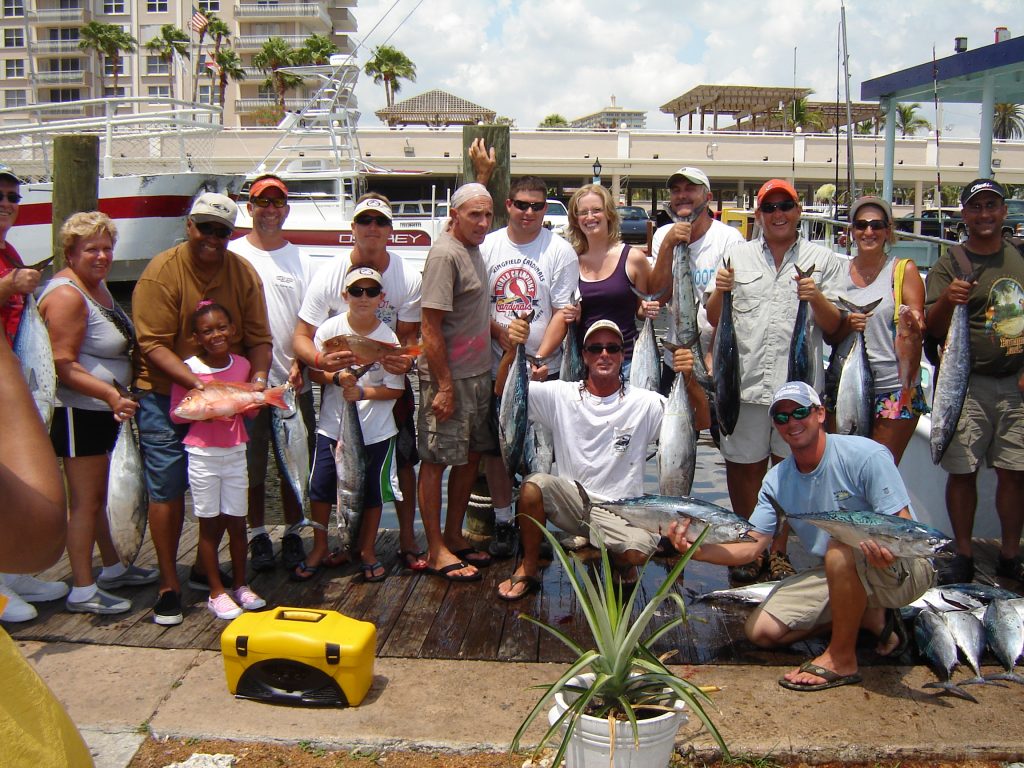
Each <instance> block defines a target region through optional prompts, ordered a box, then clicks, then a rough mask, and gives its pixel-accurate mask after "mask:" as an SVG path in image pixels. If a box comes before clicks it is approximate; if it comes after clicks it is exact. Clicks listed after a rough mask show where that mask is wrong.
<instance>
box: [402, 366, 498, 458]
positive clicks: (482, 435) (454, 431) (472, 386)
mask: <svg viewBox="0 0 1024 768" xmlns="http://www.w3.org/2000/svg"><path fill="white" fill-rule="evenodd" d="M452 386H453V388H454V395H455V412H454V413H453V414H452V415H451V418H449V419H448V420H447V421H442V422H439V421H438V420H437V418H436V417H435V416H434V413H433V411H432V410H431V407H430V404H431V402H432V401H433V399H434V395H436V394H437V382H436V381H434V380H433V379H429V378H426V377H422V378H420V408H419V413H418V414H417V417H416V431H417V433H419V434H418V440H417V443H416V448H417V449H418V450H419V454H420V459H422V460H423V461H426V462H429V463H431V464H442V465H445V466H452V467H458V466H461V465H463V464H467V463H469V454H471V453H487V452H492V451H494V450H495V449H496V448H497V446H498V436H497V433H496V432H495V431H494V430H493V428H492V427H491V421H490V418H489V414H490V409H491V399H492V392H493V384H492V382H491V374H490V372H487V373H481V374H480V375H478V376H472V377H470V378H468V379H455V380H454V381H453V382H452Z"/></svg>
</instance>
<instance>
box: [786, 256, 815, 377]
mask: <svg viewBox="0 0 1024 768" xmlns="http://www.w3.org/2000/svg"><path fill="white" fill-rule="evenodd" d="M793 269H795V270H796V273H797V275H798V276H799V277H800V279H803V278H805V277H810V276H811V275H812V274H814V265H813V264H811V266H809V267H808V268H807V269H806V270H802V269H800V267H799V266H797V265H796V264H794V265H793ZM813 318H814V316H813V314H812V313H811V306H810V302H808V301H804V300H801V301H800V302H798V304H797V308H796V322H794V323H793V338H792V339H790V341H789V365H788V368H787V372H786V381H804V382H807V383H808V384H810V385H811V386H812V387H813V386H814V371H815V364H814V363H813V362H812V360H811V323H812V322H813Z"/></svg>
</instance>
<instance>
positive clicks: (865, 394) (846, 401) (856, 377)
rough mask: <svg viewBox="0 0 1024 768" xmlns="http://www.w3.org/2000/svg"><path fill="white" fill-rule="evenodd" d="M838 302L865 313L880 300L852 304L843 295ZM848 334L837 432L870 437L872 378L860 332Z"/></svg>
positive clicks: (841, 378)
mask: <svg viewBox="0 0 1024 768" xmlns="http://www.w3.org/2000/svg"><path fill="white" fill-rule="evenodd" d="M839 301H840V303H842V305H843V306H844V307H846V308H847V309H848V310H850V311H851V312H857V313H859V314H862V315H867V314H869V313H870V312H871V310H873V309H874V308H875V307H877V306H878V304H879V302H880V301H881V299H878V300H877V301H873V302H871V303H870V304H867V305H865V306H858V305H857V304H852V303H850V302H849V301H847V300H846V299H843V298H840V299H839ZM851 335H852V336H853V337H854V340H853V346H852V347H851V348H850V353H849V354H848V355H847V356H846V360H845V361H844V362H843V369H842V372H841V373H840V376H839V390H838V392H837V393H836V431H837V432H838V433H839V434H841V435H860V436H861V437H871V427H872V425H873V424H874V421H875V377H874V375H873V374H872V373H871V362H870V360H868V348H867V343H866V342H865V340H864V334H863V332H861V331H855V332H854V333H852V334H851Z"/></svg>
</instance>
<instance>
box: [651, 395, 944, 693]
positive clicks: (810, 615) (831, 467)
mask: <svg viewBox="0 0 1024 768" xmlns="http://www.w3.org/2000/svg"><path fill="white" fill-rule="evenodd" d="M768 413H769V415H770V417H771V418H772V420H773V422H774V428H775V431H776V432H777V434H778V436H779V438H780V439H782V440H783V441H785V443H786V445H787V446H788V447H789V449H790V455H789V457H788V458H786V459H784V460H783V461H782V462H780V463H778V464H776V465H775V466H774V467H772V468H771V469H770V470H769V471H768V473H767V474H766V475H765V478H764V481H763V483H762V484H761V488H760V491H759V493H758V497H757V504H756V506H755V507H754V510H753V514H752V515H751V517H750V522H751V523H752V524H753V526H754V530H753V531H752V532H751V534H750V536H751V537H752V538H753V541H752V542H735V543H729V544H704V545H702V546H701V547H700V549H698V550H697V551H696V552H695V553H694V554H693V558H694V559H695V560H702V561H704V562H708V563H715V564H718V565H738V564H740V563H746V562H749V561H750V560H751V559H753V558H755V557H757V556H759V555H761V554H762V553H764V552H766V551H767V550H768V549H769V547H770V546H771V544H772V537H773V535H774V534H775V532H776V527H777V525H776V523H777V519H778V518H777V515H776V512H775V511H774V510H773V507H772V503H771V502H770V501H769V498H774V499H775V500H776V501H777V502H778V503H779V504H780V506H781V507H782V509H784V510H785V511H786V512H787V513H791V514H792V515H793V516H792V517H789V518H788V519H789V521H790V524H791V525H792V526H793V528H794V529H795V530H796V532H797V534H798V535H799V536H800V540H801V541H803V542H804V543H805V544H806V545H807V548H808V550H809V551H810V552H811V553H812V554H815V555H818V556H820V557H823V558H824V563H823V564H822V565H821V566H819V567H817V568H812V569H810V570H807V571H804V572H802V573H800V574H798V575H795V576H791V577H789V578H787V579H785V580H783V581H782V582H781V583H780V584H779V585H778V586H777V587H776V588H775V589H773V590H772V591H771V592H770V593H769V595H768V597H767V598H766V599H765V601H764V602H763V603H762V604H761V605H760V606H758V608H757V609H756V610H755V611H754V612H753V613H752V614H751V615H750V617H749V618H748V619H747V623H746V627H745V630H746V634H747V637H748V639H749V640H750V641H751V642H752V643H754V644H755V645H758V646H761V647H765V648H774V647H781V646H787V645H791V644H792V643H795V642H797V641H799V640H802V639H804V638H806V637H810V636H812V635H817V634H820V633H823V632H825V631H828V630H831V637H830V638H829V643H828V646H826V648H825V650H824V651H823V652H822V653H821V655H819V656H818V657H816V658H814V659H811V660H809V661H807V662H805V663H804V664H802V665H801V666H800V667H799V668H798V669H796V670H793V671H792V672H788V673H787V674H786V675H784V676H783V677H782V678H781V679H780V680H779V684H780V685H782V686H783V687H785V688H790V689H792V690H796V691H818V690H824V689H826V688H834V687H836V686H840V685H850V684H853V683H859V682H860V679H861V678H860V674H859V673H858V665H857V650H856V649H857V633H858V631H859V630H860V629H861V628H864V629H866V630H868V631H869V632H871V633H873V634H875V635H877V636H878V646H877V648H876V651H877V652H878V653H879V654H880V655H883V656H888V655H893V654H896V653H898V652H901V651H902V648H903V647H905V645H906V641H905V627H904V625H903V620H902V618H901V617H900V614H899V608H901V607H903V606H905V605H907V604H909V603H911V602H913V601H914V600H916V599H917V598H918V597H920V596H921V595H922V594H924V592H925V590H927V589H928V588H929V587H931V586H932V584H933V583H934V580H935V571H934V569H933V568H932V565H931V563H930V561H929V560H928V559H927V558H923V557H916V558H896V557H895V556H894V555H893V553H892V552H891V551H890V550H889V549H888V548H886V547H884V546H880V545H879V544H878V543H877V542H874V541H865V542H862V543H861V544H860V548H859V549H857V548H854V547H851V546H849V545H847V544H842V543H840V542H838V541H836V540H835V539H832V538H831V537H830V536H829V535H828V534H827V533H826V532H825V531H823V530H821V529H820V528H817V527H815V526H813V525H811V524H810V523H807V522H801V521H800V520H799V517H798V516H797V515H799V514H801V513H809V512H820V511H825V510H832V509H835V508H836V507H837V506H839V505H840V504H841V505H842V506H843V507H844V508H847V509H861V510H873V511H875V512H878V513H881V514H889V515H898V516H900V517H904V518H907V519H913V517H912V514H911V512H910V507H909V504H910V498H909V496H908V495H907V491H906V488H905V487H904V485H903V480H902V478H901V477H900V474H899V471H898V470H897V469H896V464H895V463H894V462H893V460H892V455H891V454H890V453H889V451H888V450H887V449H886V448H885V447H884V446H882V445H880V444H879V443H876V442H874V441H872V440H870V439H868V438H864V437H857V436H855V435H829V434H826V432H825V409H824V408H823V407H822V405H821V399H820V398H819V397H818V393H817V392H816V391H815V390H814V389H813V388H812V387H811V386H810V385H809V384H806V383H805V382H802V381H791V382H788V383H786V384H784V385H783V386H782V387H780V388H779V389H778V390H777V391H776V392H775V394H774V396H773V398H772V401H771V404H770V406H769V408H768ZM688 527H689V521H684V522H683V523H681V524H678V523H672V525H671V526H670V527H669V539H670V540H671V541H672V543H673V545H674V546H675V547H676V549H678V550H679V551H680V552H686V551H687V550H688V549H689V548H690V543H689V542H688V541H687V540H686V529H687V528H688Z"/></svg>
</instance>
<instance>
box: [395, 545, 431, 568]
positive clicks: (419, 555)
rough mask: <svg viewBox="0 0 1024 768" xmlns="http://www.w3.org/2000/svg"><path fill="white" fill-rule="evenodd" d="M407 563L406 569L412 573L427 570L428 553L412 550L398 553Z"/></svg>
mask: <svg viewBox="0 0 1024 768" xmlns="http://www.w3.org/2000/svg"><path fill="white" fill-rule="evenodd" d="M398 554H399V555H400V556H401V558H402V560H404V561H405V563H404V567H405V568H408V569H409V570H410V571H425V570H427V560H426V554H427V553H426V552H415V551H413V550H411V549H403V550H401V551H400V552H399V553H398Z"/></svg>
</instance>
